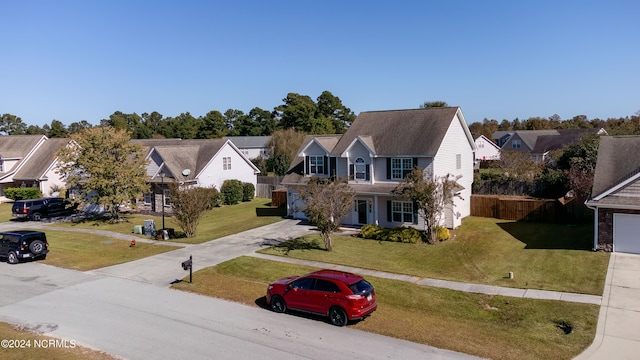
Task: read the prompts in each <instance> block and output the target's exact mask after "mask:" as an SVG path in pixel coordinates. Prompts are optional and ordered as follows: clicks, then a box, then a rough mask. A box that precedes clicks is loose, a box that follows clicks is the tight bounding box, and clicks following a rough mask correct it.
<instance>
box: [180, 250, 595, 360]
mask: <svg viewBox="0 0 640 360" xmlns="http://www.w3.org/2000/svg"><path fill="white" fill-rule="evenodd" d="M380 255H382V253H381V254H380ZM312 270H315V269H313V268H310V267H306V266H299V265H294V264H288V263H280V262H275V261H268V260H263V259H257V258H252V257H240V258H236V259H233V260H230V261H227V262H224V263H222V264H219V265H217V266H214V267H210V268H206V269H203V270H200V271H198V272H196V273H194V274H193V283H187V282H184V281H183V282H181V283H178V284H175V285H173V287H174V288H177V289H181V290H186V291H192V292H196V293H200V294H204V295H208V296H215V297H220V298H225V299H229V300H232V301H237V302H241V303H244V304H247V305H250V306H257V305H258V306H262V307H264V308H265V311H269V310H266V308H267V306H266V302H265V299H264V295H265V292H266V289H267V285H268V284H269V283H270V282H271V281H274V280H276V279H279V278H282V277H285V276H290V275H296V274H297V275H303V274H305V273H308V272H310V271H312ZM367 280H369V281H370V282H371V283H372V284H373V285H374V286H375V288H376V296H377V300H378V310H377V311H376V312H374V313H373V315H372V316H371V317H369V318H367V319H366V320H364V321H361V322H357V323H355V324H352V325H350V327H353V328H356V329H360V330H363V331H368V332H373V333H378V334H383V335H387V336H392V337H395V338H400V339H405V340H409V341H413V342H417V343H422V344H427V345H431V346H435V347H438V348H443V349H450V350H454V351H459V352H464V353H468V354H472V355H477V356H480V357H485V358H491V359H571V358H573V357H575V356H576V355H578V354H579V353H580V352H582V351H583V350H584V349H585V348H587V347H588V346H589V344H590V343H591V342H592V341H593V337H594V335H595V330H596V324H597V318H598V312H599V307H598V306H597V305H589V304H578V303H571V302H563V301H550V300H531V299H520V298H510V297H504V296H489V295H481V294H471V293H464V292H459V291H453V290H447V289H439V288H432V287H426V286H419V285H415V284H411V283H406V282H402V281H392V280H387V279H380V278H375V277H367ZM256 304H257V305H256ZM279 316H280V315H279ZM282 316H293V315H291V314H286V315H282ZM309 321H314V320H313V319H310V320H309ZM563 324H567V325H570V326H571V327H572V329H573V330H572V332H571V333H570V334H565V333H564V332H563V331H562V329H561V328H560V327H561V325H563ZM327 326H331V325H329V324H327Z"/></svg>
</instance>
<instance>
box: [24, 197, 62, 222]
mask: <svg viewBox="0 0 640 360" xmlns="http://www.w3.org/2000/svg"><path fill="white" fill-rule="evenodd" d="M68 205H69V201H67V200H65V199H62V198H59V197H49V198H42V199H29V200H16V202H14V203H13V206H12V207H11V213H12V214H13V216H15V217H17V218H18V219H31V220H34V221H40V219H42V218H43V217H49V216H56V215H67V214H69V213H71V211H70V209H69V208H68Z"/></svg>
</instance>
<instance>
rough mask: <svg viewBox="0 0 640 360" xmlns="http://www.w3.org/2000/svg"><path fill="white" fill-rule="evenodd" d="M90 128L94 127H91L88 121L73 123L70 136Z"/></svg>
mask: <svg viewBox="0 0 640 360" xmlns="http://www.w3.org/2000/svg"><path fill="white" fill-rule="evenodd" d="M90 127H93V125H91V124H90V123H89V122H88V121H87V120H82V121H80V122H72V123H71V124H69V128H68V130H69V134H75V133H77V132H79V131H81V130H83V129H88V128H90Z"/></svg>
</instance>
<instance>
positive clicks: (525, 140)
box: [493, 129, 606, 164]
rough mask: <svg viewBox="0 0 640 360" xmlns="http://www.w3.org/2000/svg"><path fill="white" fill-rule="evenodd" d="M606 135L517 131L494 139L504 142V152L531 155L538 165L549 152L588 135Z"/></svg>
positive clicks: (600, 131) (581, 131)
mask: <svg viewBox="0 0 640 360" xmlns="http://www.w3.org/2000/svg"><path fill="white" fill-rule="evenodd" d="M589 133H592V134H598V135H606V131H605V130H604V129H554V130H517V131H513V132H512V133H511V134H510V135H508V137H505V136H502V137H500V134H498V132H496V133H494V134H493V138H494V139H496V138H499V139H502V140H501V141H504V142H503V144H502V146H501V150H502V151H520V152H526V153H529V154H530V156H531V160H532V161H533V162H536V163H538V164H544V162H545V160H546V159H547V157H548V155H549V152H551V151H553V150H558V149H562V148H563V147H564V146H566V145H569V144H571V143H574V142H576V141H578V140H579V139H580V137H582V136H584V135H586V134H589Z"/></svg>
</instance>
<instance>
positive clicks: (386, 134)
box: [282, 107, 475, 229]
mask: <svg viewBox="0 0 640 360" xmlns="http://www.w3.org/2000/svg"><path fill="white" fill-rule="evenodd" d="M474 151H475V144H474V140H473V137H472V136H471V132H470V131H469V128H468V127H467V123H466V121H465V119H464V116H463V114H462V111H461V109H460V108H459V107H442V108H427V109H413V110H391V111H370V112H363V113H360V114H359V115H358V117H357V118H356V119H355V120H354V121H353V123H352V124H351V126H350V127H349V129H348V130H347V132H346V133H345V134H344V135H316V136H307V137H306V138H305V140H304V142H303V144H302V146H301V148H300V151H299V152H298V157H297V158H296V159H295V160H294V161H293V163H292V165H291V168H290V169H289V171H288V173H287V174H286V175H285V177H284V179H283V180H282V184H283V185H285V186H286V187H287V213H288V215H289V216H292V217H294V218H304V217H305V216H304V213H303V212H302V209H303V207H304V203H303V201H302V200H301V199H300V196H299V193H298V190H297V188H298V187H299V186H305V184H306V183H307V182H308V181H309V179H310V178H311V177H313V176H317V177H332V176H336V177H341V178H346V179H348V182H349V185H350V186H351V188H352V189H353V190H354V191H355V193H356V199H355V201H354V203H353V211H351V212H350V214H349V215H347V216H346V217H345V218H343V219H341V222H342V224H345V225H365V224H378V225H380V226H384V227H396V226H403V225H404V226H412V227H416V228H420V229H422V228H424V225H425V224H424V219H423V218H422V217H421V216H418V211H417V210H418V209H417V208H416V207H415V206H414V204H413V203H412V202H410V201H404V200H403V199H400V198H397V197H394V196H393V194H392V191H393V189H394V188H395V187H396V186H397V185H398V184H400V182H402V181H403V179H404V177H405V176H406V174H408V173H409V172H410V171H411V170H412V169H413V168H414V167H416V166H417V167H420V168H421V169H423V170H424V172H425V174H426V176H429V177H430V178H432V179H435V178H436V177H440V176H445V175H447V174H450V175H453V176H458V175H459V176H460V178H459V179H458V181H457V183H458V186H457V193H456V194H455V195H457V196H455V197H454V206H451V207H448V208H447V209H446V210H445V213H444V214H443V215H444V216H443V219H444V223H443V225H444V226H446V227H448V228H456V227H458V226H459V225H460V223H461V220H462V218H464V217H466V216H469V215H470V197H471V185H472V182H473V161H474Z"/></svg>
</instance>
